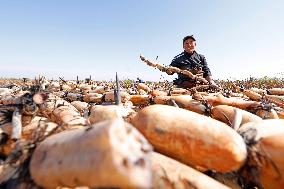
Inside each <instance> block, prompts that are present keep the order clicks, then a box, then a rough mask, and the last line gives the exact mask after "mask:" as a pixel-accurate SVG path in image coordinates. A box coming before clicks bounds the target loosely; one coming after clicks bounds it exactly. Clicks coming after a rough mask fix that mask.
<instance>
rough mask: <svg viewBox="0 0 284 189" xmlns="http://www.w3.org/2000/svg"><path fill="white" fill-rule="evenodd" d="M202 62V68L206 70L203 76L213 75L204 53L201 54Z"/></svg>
mask: <svg viewBox="0 0 284 189" xmlns="http://www.w3.org/2000/svg"><path fill="white" fill-rule="evenodd" d="M201 62H202V64H203V68H202V70H203V71H204V76H203V77H204V78H206V77H207V76H211V75H212V74H211V71H210V69H209V67H208V64H207V61H206V58H205V56H203V55H201Z"/></svg>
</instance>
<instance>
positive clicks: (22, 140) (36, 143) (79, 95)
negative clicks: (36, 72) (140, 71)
mask: <svg viewBox="0 0 284 189" xmlns="http://www.w3.org/2000/svg"><path fill="white" fill-rule="evenodd" d="M117 83H118V85H119V87H118V86H117V85H115V83H112V82H95V81H92V80H89V81H88V82H84V81H78V80H77V81H71V80H70V81H65V80H64V79H61V78H60V80H59V81H55V80H53V81H49V80H47V79H45V78H44V77H41V78H39V79H36V80H25V81H24V82H23V81H19V80H3V81H2V82H0V87H1V88H0V188H1V189H2V188H3V189H5V188H11V189H39V188H47V189H63V188H64V189H67V188H76V189H79V188H80V189H88V188H90V189H91V188H123V189H128V188H142V189H143V188H153V189H158V188H161V189H188V188H192V189H223V188H224V189H225V188H233V189H240V188H247V189H249V188H258V189H261V188H265V189H282V188H284V140H283V138H284V120H283V118H284V89H283V88H271V89H266V90H263V89H258V88H250V89H244V88H240V87H239V86H237V85H234V89H233V90H225V89H222V90H218V91H216V90H215V91H214V90H210V89H208V88H206V87H202V86H201V87H196V88H193V89H182V88H175V86H173V85H172V84H171V83H167V82H165V83H138V82H133V83H130V84H129V83H128V84H127V85H126V84H125V83H122V82H117Z"/></svg>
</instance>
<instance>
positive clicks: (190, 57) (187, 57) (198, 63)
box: [170, 51, 211, 81]
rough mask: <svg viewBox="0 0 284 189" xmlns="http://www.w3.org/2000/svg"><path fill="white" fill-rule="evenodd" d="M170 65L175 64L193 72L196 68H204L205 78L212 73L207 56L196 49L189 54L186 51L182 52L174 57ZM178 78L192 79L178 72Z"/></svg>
mask: <svg viewBox="0 0 284 189" xmlns="http://www.w3.org/2000/svg"><path fill="white" fill-rule="evenodd" d="M170 66H174V67H177V68H180V69H187V70H189V71H192V72H194V70H202V71H203V77H204V78H206V77H207V76H209V75H211V72H210V69H209V68H208V65H207V62H206V59H205V57H204V56H203V55H201V54H198V53H197V52H196V51H194V52H193V53H192V54H189V53H187V52H185V51H184V52H182V53H181V54H179V55H177V56H176V57H174V59H173V60H172V63H171V64H170ZM193 74H196V73H193ZM178 80H179V81H192V80H191V79H190V78H188V77H186V76H185V75H183V74H178Z"/></svg>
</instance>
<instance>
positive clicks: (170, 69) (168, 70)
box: [166, 67, 176, 75]
mask: <svg viewBox="0 0 284 189" xmlns="http://www.w3.org/2000/svg"><path fill="white" fill-rule="evenodd" d="M175 71H176V69H175V68H173V67H168V68H167V69H166V73H167V74H168V75H173V74H174V73H175Z"/></svg>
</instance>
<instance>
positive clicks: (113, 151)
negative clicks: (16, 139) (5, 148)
mask: <svg viewBox="0 0 284 189" xmlns="http://www.w3.org/2000/svg"><path fill="white" fill-rule="evenodd" d="M150 152H151V146H150V145H149V144H148V142H147V141H146V140H145V139H144V137H143V136H142V135H141V134H140V133H139V132H138V131H137V130H136V129H135V128H133V127H132V126H131V125H130V124H129V123H126V122H124V121H122V120H111V121H105V122H101V123H98V124H96V125H93V126H91V127H87V128H82V129H74V130H69V131H63V132H61V133H58V134H54V135H52V136H50V137H48V138H47V139H45V140H44V141H43V142H41V143H40V144H39V145H38V146H37V148H36V149H35V151H34V153H33V155H32V158H31V162H30V173H31V176H32V178H33V180H34V181H35V182H36V183H37V184H38V185H40V186H42V187H44V188H56V187H57V186H67V187H76V186H88V187H92V188H94V187H95V188H96V187H104V188H111V187H115V188H150V187H151V178H152V177H151V164H150ZM94 170H95V171H94ZM110 173H111V174H110Z"/></svg>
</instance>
